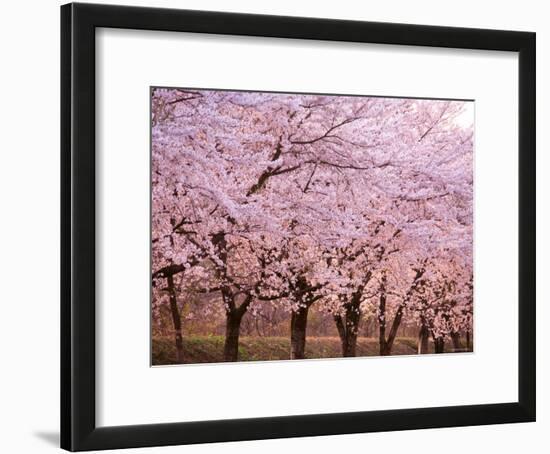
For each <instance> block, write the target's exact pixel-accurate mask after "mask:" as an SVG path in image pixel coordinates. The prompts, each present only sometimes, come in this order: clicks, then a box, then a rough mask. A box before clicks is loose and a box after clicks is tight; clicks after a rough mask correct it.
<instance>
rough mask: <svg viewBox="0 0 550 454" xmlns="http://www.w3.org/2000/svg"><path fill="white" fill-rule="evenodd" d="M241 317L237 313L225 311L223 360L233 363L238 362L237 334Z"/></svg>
mask: <svg viewBox="0 0 550 454" xmlns="http://www.w3.org/2000/svg"><path fill="white" fill-rule="evenodd" d="M241 320H242V315H241V314H239V311H236V310H233V311H226V324H225V343H224V346H223V360H224V361H226V362H234V361H238V360H239V332H240V329H241Z"/></svg>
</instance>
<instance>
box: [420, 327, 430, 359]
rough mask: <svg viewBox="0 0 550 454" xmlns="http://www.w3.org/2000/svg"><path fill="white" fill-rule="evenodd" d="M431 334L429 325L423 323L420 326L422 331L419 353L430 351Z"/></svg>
mask: <svg viewBox="0 0 550 454" xmlns="http://www.w3.org/2000/svg"><path fill="white" fill-rule="evenodd" d="M429 335H430V331H429V330H428V327H427V326H426V325H424V324H423V325H422V326H421V327H420V331H419V333H418V354H419V355H424V354H426V353H428V345H429V344H428V340H429Z"/></svg>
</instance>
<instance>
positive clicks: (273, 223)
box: [151, 89, 473, 362]
mask: <svg viewBox="0 0 550 454" xmlns="http://www.w3.org/2000/svg"><path fill="white" fill-rule="evenodd" d="M151 103H152V110H151V111H152V119H151V121H152V263H153V275H152V278H153V318H155V314H156V313H157V312H158V310H159V308H160V307H161V306H162V305H168V306H169V307H170V310H171V314H172V319H173V325H174V333H175V334H174V336H175V343H176V351H177V361H178V362H184V361H185V352H184V350H183V333H184V331H185V329H184V328H185V327H184V326H182V316H181V312H182V307H183V305H185V304H186V299H188V298H189V297H190V295H197V294H208V295H214V296H215V295H218V297H212V298H208V299H205V301H208V302H205V303H204V304H203V305H202V306H201V307H200V308H199V309H198V312H199V313H197V314H195V315H196V316H201V317H209V314H212V313H213V312H214V311H217V310H220V309H221V310H223V312H224V313H225V317H226V335H225V347H224V359H225V360H226V361H236V360H237V359H238V342H239V332H240V325H241V321H242V319H243V316H244V315H245V314H249V316H258V315H259V314H262V311H265V310H267V309H268V308H271V307H273V305H277V307H282V308H284V310H285V311H286V312H288V314H289V325H290V337H291V351H290V357H291V358H292V359H300V358H304V352H305V343H306V331H307V319H308V311H309V310H310V308H311V307H312V306H313V305H315V307H316V309H317V310H321V311H323V312H326V313H327V314H331V316H332V317H333V318H334V323H335V325H336V328H337V331H338V333H339V336H340V339H341V344H342V355H343V356H355V354H356V345H357V334H358V329H359V324H360V322H361V319H362V317H365V316H367V315H369V316H375V317H376V318H377V321H378V331H379V344H380V354H381V355H389V354H391V351H392V346H393V343H394V341H395V338H396V336H397V333H398V330H399V328H400V326H401V325H402V324H408V325H411V324H412V325H415V326H418V327H419V352H425V351H426V350H427V346H428V339H429V338H430V337H431V338H432V340H433V342H434V345H435V351H436V352H442V351H443V348H444V343H445V341H446V340H447V339H450V340H452V341H453V343H454V345H455V346H457V345H458V343H459V335H460V333H468V335H469V333H470V332H471V330H472V309H473V307H472V305H473V301H472V300H473V270H472V241H473V238H472V223H473V173H472V161H473V131H472V127H471V126H468V127H466V126H464V125H465V124H466V122H465V121H464V118H465V115H466V116H467V113H468V111H467V110H465V103H464V102H458V101H436V100H416V99H396V98H395V99H394V98H373V97H349V96H337V97H336V96H319V95H292V94H276V93H250V92H230V91H199V90H187V89H155V90H153V91H152V99H151Z"/></svg>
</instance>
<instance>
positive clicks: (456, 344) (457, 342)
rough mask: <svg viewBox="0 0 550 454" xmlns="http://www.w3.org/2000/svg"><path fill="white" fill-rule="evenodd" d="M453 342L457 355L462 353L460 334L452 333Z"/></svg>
mask: <svg viewBox="0 0 550 454" xmlns="http://www.w3.org/2000/svg"><path fill="white" fill-rule="evenodd" d="M451 340H452V341H453V351H454V352H455V353H456V352H461V351H462V347H461V346H460V333H459V332H458V331H457V332H454V333H451Z"/></svg>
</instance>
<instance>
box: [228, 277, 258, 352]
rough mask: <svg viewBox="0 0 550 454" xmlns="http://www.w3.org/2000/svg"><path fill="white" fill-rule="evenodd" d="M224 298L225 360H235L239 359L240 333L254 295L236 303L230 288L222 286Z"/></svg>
mask: <svg viewBox="0 0 550 454" xmlns="http://www.w3.org/2000/svg"><path fill="white" fill-rule="evenodd" d="M222 298H223V300H224V303H225V343H224V346H223V360H224V361H226V362H235V361H238V360H239V333H240V330H241V321H242V319H243V316H244V314H245V313H246V311H247V310H248V306H250V303H251V302H252V296H250V295H247V296H246V297H245V299H244V301H243V302H242V303H241V305H240V306H237V305H236V304H235V296H234V294H233V292H231V290H230V289H229V288H227V287H226V288H222Z"/></svg>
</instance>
